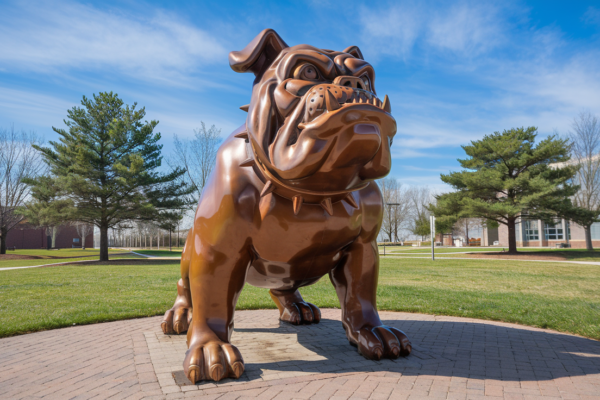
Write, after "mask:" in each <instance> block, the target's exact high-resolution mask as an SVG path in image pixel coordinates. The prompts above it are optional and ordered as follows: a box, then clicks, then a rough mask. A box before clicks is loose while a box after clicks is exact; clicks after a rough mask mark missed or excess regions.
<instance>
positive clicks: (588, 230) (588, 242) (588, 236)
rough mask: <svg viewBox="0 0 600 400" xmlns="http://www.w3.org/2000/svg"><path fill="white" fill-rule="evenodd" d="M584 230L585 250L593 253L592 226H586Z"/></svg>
mask: <svg viewBox="0 0 600 400" xmlns="http://www.w3.org/2000/svg"><path fill="white" fill-rule="evenodd" d="M584 230H585V249H586V250H588V251H593V250H594V246H593V245H592V226H591V225H588V226H585V227H584Z"/></svg>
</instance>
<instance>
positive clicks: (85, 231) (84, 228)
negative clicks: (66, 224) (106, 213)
mask: <svg viewBox="0 0 600 400" xmlns="http://www.w3.org/2000/svg"><path fill="white" fill-rule="evenodd" d="M75 229H77V234H78V235H79V237H80V238H81V248H82V249H85V238H86V236H87V235H89V234H90V233H92V232H94V227H93V226H92V225H90V224H88V223H86V222H76V223H75Z"/></svg>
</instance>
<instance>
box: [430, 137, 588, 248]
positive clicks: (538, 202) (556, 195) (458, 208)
mask: <svg viewBox="0 0 600 400" xmlns="http://www.w3.org/2000/svg"><path fill="white" fill-rule="evenodd" d="M536 132H537V128H535V127H529V128H527V129H524V128H518V129H511V130H505V131H504V132H502V133H500V132H495V133H494V134H492V135H486V136H485V137H484V138H483V139H481V140H477V141H472V142H471V145H467V146H462V148H463V149H464V150H465V152H466V153H467V156H468V158H466V159H464V160H461V159H459V160H458V161H459V162H460V164H461V166H462V167H463V168H465V170H463V171H460V172H451V173H450V174H447V175H444V174H442V175H441V179H442V181H444V182H445V183H448V184H449V185H451V186H452V187H453V188H454V189H455V190H456V191H455V192H452V193H446V194H443V195H440V196H437V204H436V205H434V206H431V210H432V212H433V213H434V215H436V216H449V215H453V216H454V217H455V218H456V217H475V218H485V219H486V220H488V221H489V222H490V223H493V222H496V223H498V224H503V225H506V226H507V227H508V247H509V252H510V253H516V252H517V243H516V235H515V223H516V222H517V221H518V219H519V218H520V217H521V213H522V212H523V211H527V212H528V216H529V218H532V219H538V218H539V219H543V220H546V221H548V220H550V219H551V218H552V217H553V216H556V215H564V214H565V213H566V212H568V210H569V209H570V208H571V205H570V200H569V198H570V197H571V196H573V194H575V192H576V191H577V188H578V187H577V186H574V185H570V184H569V183H568V182H569V180H570V179H571V178H572V177H573V176H574V174H575V173H576V171H577V167H576V166H572V165H567V164H563V165H564V166H562V167H559V166H551V165H550V164H554V163H565V162H566V161H568V160H569V151H570V148H569V145H568V142H567V140H566V139H560V138H558V137H557V136H555V135H552V136H549V137H548V138H546V139H544V140H542V141H541V142H539V143H538V144H537V145H536V144H535V139H536V136H537V133H536Z"/></svg>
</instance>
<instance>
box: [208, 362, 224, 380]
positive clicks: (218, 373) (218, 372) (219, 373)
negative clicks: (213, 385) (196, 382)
mask: <svg viewBox="0 0 600 400" xmlns="http://www.w3.org/2000/svg"><path fill="white" fill-rule="evenodd" d="M210 377H211V378H212V380H213V381H216V382H218V381H220V380H221V378H222V377H223V366H221V364H216V365H213V366H212V367H211V368H210Z"/></svg>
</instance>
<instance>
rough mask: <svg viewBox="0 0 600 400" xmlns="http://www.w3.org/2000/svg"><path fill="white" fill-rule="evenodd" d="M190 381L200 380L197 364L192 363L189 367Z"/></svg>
mask: <svg viewBox="0 0 600 400" xmlns="http://www.w3.org/2000/svg"><path fill="white" fill-rule="evenodd" d="M189 379H190V382H192V383H194V384H195V383H196V382H198V381H199V380H200V368H198V366H197V365H192V366H191V367H190V377H189Z"/></svg>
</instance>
